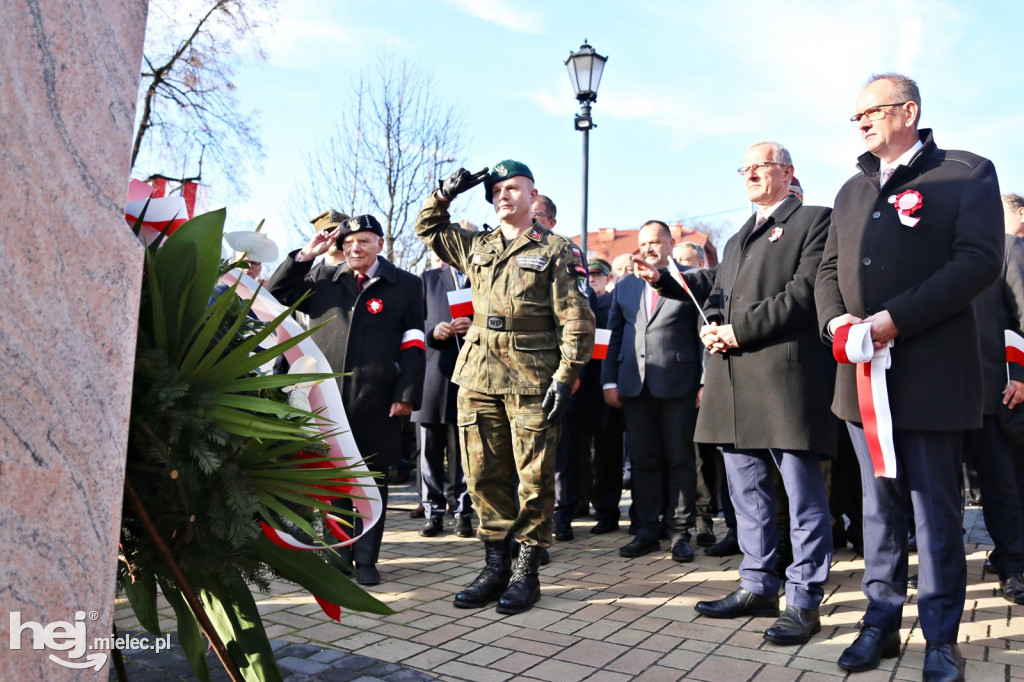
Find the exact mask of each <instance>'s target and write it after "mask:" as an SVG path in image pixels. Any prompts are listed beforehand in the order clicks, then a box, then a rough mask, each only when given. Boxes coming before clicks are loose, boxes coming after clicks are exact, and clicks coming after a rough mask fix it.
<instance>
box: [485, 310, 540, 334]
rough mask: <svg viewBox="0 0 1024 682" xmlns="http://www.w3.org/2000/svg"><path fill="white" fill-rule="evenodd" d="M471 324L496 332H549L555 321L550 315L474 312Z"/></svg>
mask: <svg viewBox="0 0 1024 682" xmlns="http://www.w3.org/2000/svg"><path fill="white" fill-rule="evenodd" d="M473 324H474V325H476V326H477V327H483V328H484V329H490V330H491V331H496V332H550V331H554V329H555V321H554V320H553V319H551V318H550V317H502V316H501V315H484V314H482V313H475V314H474V315H473Z"/></svg>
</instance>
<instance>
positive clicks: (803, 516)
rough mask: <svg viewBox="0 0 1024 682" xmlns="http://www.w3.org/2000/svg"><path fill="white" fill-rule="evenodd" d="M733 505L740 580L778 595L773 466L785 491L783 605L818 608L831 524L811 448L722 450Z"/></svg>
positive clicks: (748, 586)
mask: <svg viewBox="0 0 1024 682" xmlns="http://www.w3.org/2000/svg"><path fill="white" fill-rule="evenodd" d="M723 455H724V458H725V471H726V474H727V475H728V477H729V490H730V492H731V494H732V503H733V505H734V506H735V508H736V538H737V540H738V541H739V545H740V549H741V550H743V561H742V562H740V584H741V585H742V586H743V587H744V588H745V589H747V590H749V591H751V592H754V593H757V594H777V593H778V591H779V587H780V584H781V580H780V578H779V576H778V575H776V573H775V564H776V552H777V550H778V546H779V528H778V524H777V514H776V502H775V496H776V494H775V479H774V477H773V470H775V469H778V471H779V473H781V474H782V482H783V485H784V486H785V488H786V491H787V492H788V493H789V517H790V519H789V537H790V542H791V544H792V548H793V563H792V564H790V565H789V567H788V568H787V569H786V606H797V607H799V608H802V609H817V608H818V605H819V604H821V600H822V598H823V597H824V596H825V590H824V588H823V587H822V586H823V585H824V584H825V581H827V580H828V572H829V565H830V564H831V562H832V524H831V519H830V517H829V513H828V496H827V495H826V493H825V480H824V478H823V476H822V474H821V462H820V458H819V457H818V455H817V454H816V453H813V452H786V451H784V450H780V449H776V448H771V449H768V450H736V449H733V448H731V447H726V448H724V450H723Z"/></svg>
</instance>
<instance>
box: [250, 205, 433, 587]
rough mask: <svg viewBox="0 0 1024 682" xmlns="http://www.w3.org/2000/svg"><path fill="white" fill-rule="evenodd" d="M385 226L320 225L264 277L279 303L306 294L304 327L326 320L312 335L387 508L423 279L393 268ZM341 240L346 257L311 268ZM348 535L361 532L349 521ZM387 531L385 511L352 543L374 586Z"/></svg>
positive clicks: (416, 349) (417, 374)
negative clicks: (335, 264)
mask: <svg viewBox="0 0 1024 682" xmlns="http://www.w3.org/2000/svg"><path fill="white" fill-rule="evenodd" d="M383 235H384V231H383V229H382V228H381V226H380V223H379V222H377V219H376V218H374V217H373V216H371V215H362V216H356V217H354V218H349V219H348V220H346V221H344V222H342V223H341V224H340V225H339V226H338V227H336V228H335V229H333V230H321V231H319V232H317V233H316V235H314V236H313V238H312V239H310V241H309V243H308V244H306V246H305V247H303V248H302V249H301V250H296V251H292V252H291V253H289V254H288V257H287V258H285V260H284V262H283V263H281V265H280V266H279V267H278V268H277V271H276V272H275V273H274V275H273V276H272V277H271V278H270V280H268V282H267V290H268V291H270V293H271V294H273V295H274V296H275V297H276V298H277V299H278V300H279V301H281V302H282V303H284V304H285V305H291V304H292V303H294V302H295V301H297V300H298V299H299V297H301V296H302V294H304V293H305V292H306V291H310V292H312V293H311V295H310V296H309V297H308V298H306V300H305V301H303V302H302V304H301V305H300V306H299V310H301V311H302V312H304V313H306V314H307V315H309V318H310V326H311V327H313V326H316V325H319V324H320V323H322V322H326V321H327V320H330V319H331V318H335V319H334V320H333V321H332V322H331V323H330V324H328V325H326V326H325V327H324V328H323V329H321V330H320V331H318V332H317V333H315V334H314V335H313V337H312V338H313V340H314V341H315V342H316V344H317V346H319V348H320V350H321V351H323V354H324V357H325V358H327V361H328V362H329V363H330V365H331V371H333V372H345V373H346V374H347V375H346V376H344V377H340V378H339V379H338V387H339V389H340V390H341V400H342V404H343V405H344V406H345V413H346V415H347V416H348V421H349V425H350V427H351V429H352V436H353V437H354V438H355V441H356V445H357V446H358V447H359V453H360V454H361V455H362V456H363V457H364V458H365V459H366V460H367V465H368V466H369V468H370V469H371V470H373V471H378V472H381V474H380V475H379V476H376V477H374V480H375V481H376V483H377V485H378V486H379V487H380V495H381V503H382V506H383V507H384V508H385V509H386V508H387V501H388V488H387V476H386V472H387V470H388V467H389V466H390V465H393V464H395V463H396V462H397V461H398V457H399V455H400V451H401V447H402V440H401V439H402V430H401V426H400V424H399V420H397V419H395V418H396V417H400V416H403V415H407V414H410V413H411V412H412V411H413V409H414V408H416V407H418V406H419V404H420V398H421V396H422V392H423V373H424V365H425V359H424V336H423V285H422V283H421V282H420V279H419V277H417V276H416V275H413V274H412V273H409V272H406V271H405V270H401V269H399V268H397V267H395V265H394V264H392V263H390V262H389V261H388V260H386V259H385V258H383V257H381V256H380V255H379V254H380V251H381V249H382V248H383V245H384V239H383ZM335 241H338V242H340V245H341V250H342V253H343V254H344V256H345V259H346V262H345V263H344V264H342V265H340V266H338V267H328V266H325V265H323V264H322V263H321V264H318V265H316V266H314V265H313V263H314V259H315V258H316V257H317V256H319V255H321V254H324V253H326V252H327V251H328V249H329V248H330V247H331V245H332V244H334V243H335ZM355 532H357V533H360V532H362V524H361V522H360V521H359V520H357V521H356V528H355ZM383 537H384V518H383V517H382V518H381V519H380V521H378V522H377V524H376V525H375V526H374V527H373V528H371V529H370V530H369V532H368V533H366V534H365V535H363V537H361V538H359V540H357V541H356V542H355V543H354V545H353V546H352V553H351V554H352V559H353V560H354V561H355V564H356V572H357V580H358V581H359V582H360V583H362V584H363V585H376V584H378V583H379V582H380V574H379V572H378V571H377V568H376V564H377V559H378V556H379V555H380V543H381V540H382V539H383Z"/></svg>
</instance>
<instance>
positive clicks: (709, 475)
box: [695, 443, 721, 528]
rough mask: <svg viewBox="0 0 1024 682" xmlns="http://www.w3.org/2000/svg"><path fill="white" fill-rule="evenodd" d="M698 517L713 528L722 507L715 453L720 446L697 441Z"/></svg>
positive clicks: (700, 521) (701, 521)
mask: <svg viewBox="0 0 1024 682" xmlns="http://www.w3.org/2000/svg"><path fill="white" fill-rule="evenodd" d="M696 448H697V500H696V503H695V504H696V509H697V519H698V522H699V523H700V524H701V525H704V526H707V527H708V528H711V527H712V525H714V518H715V513H716V512H717V510H718V509H719V508H720V507H721V502H719V496H718V494H717V493H718V470H717V469H716V467H715V455H716V454H717V453H718V448H717V447H715V446H714V445H709V444H708V443H697V444H696Z"/></svg>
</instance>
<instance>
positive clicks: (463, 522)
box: [455, 514, 473, 538]
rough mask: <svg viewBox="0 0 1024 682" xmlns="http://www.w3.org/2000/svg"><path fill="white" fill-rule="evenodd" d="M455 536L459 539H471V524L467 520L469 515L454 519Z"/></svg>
mask: <svg viewBox="0 0 1024 682" xmlns="http://www.w3.org/2000/svg"><path fill="white" fill-rule="evenodd" d="M455 535H456V536H457V537H460V538H471V537H473V523H472V522H471V521H470V520H469V514H463V515H461V516H456V517H455Z"/></svg>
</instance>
